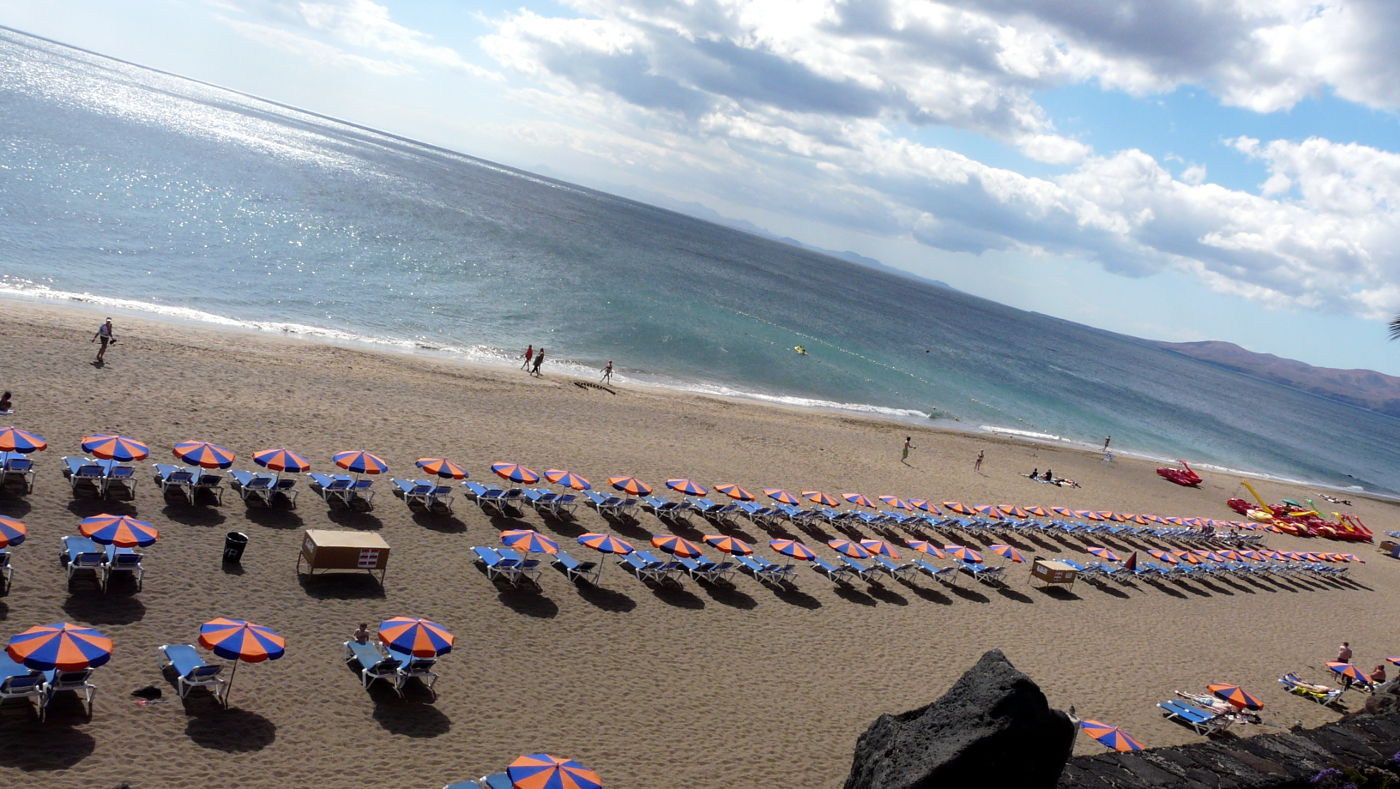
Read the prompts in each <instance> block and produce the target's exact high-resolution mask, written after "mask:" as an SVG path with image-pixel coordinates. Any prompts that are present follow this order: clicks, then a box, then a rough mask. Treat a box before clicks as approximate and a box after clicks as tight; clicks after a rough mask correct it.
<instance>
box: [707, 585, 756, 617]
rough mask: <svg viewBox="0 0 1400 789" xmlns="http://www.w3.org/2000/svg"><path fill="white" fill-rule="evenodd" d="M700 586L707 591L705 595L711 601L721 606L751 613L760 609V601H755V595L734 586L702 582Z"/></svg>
mask: <svg viewBox="0 0 1400 789" xmlns="http://www.w3.org/2000/svg"><path fill="white" fill-rule="evenodd" d="M698 586H699V587H700V588H701V589H703V590H704V591H705V594H707V595H709V597H710V599H711V600H714V601H715V602H716V603H720V604H721V605H727V606H731V607H733V608H739V609H742V610H744V611H749V610H752V609H754V608H757V607H758V600H755V599H754V597H753V595H751V594H749V593H748V592H745V591H744V590H742V589H740V588H739V587H737V586H734V585H733V584H729V583H725V582H723V581H721V582H718V583H703V582H702V583H700V584H698Z"/></svg>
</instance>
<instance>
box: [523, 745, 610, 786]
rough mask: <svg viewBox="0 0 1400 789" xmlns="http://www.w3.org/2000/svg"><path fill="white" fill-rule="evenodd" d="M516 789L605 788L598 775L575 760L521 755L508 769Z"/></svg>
mask: <svg viewBox="0 0 1400 789" xmlns="http://www.w3.org/2000/svg"><path fill="white" fill-rule="evenodd" d="M506 777H507V778H509V779H510V785H511V787H512V789H602V787H603V780H602V779H601V778H599V777H598V774H597V773H595V772H593V771H592V770H590V769H588V768H587V767H584V766H583V765H581V764H579V763H578V762H577V761H575V760H573V759H560V758H559V757H557V756H550V755H549V754H547V753H532V754H529V755H526V756H521V757H519V758H517V759H516V760H515V761H513V762H511V763H510V765H509V766H507V767H506Z"/></svg>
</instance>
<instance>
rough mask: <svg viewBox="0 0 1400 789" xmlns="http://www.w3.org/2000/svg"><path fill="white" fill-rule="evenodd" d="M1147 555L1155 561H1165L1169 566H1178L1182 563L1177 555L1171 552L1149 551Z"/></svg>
mask: <svg viewBox="0 0 1400 789" xmlns="http://www.w3.org/2000/svg"><path fill="white" fill-rule="evenodd" d="M1147 555H1148V556H1151V557H1152V558H1154V559H1158V560H1160V561H1164V562H1166V563H1167V564H1178V563H1180V562H1181V560H1180V559H1178V558H1176V554H1174V553H1172V552H1171V551H1148V552H1147Z"/></svg>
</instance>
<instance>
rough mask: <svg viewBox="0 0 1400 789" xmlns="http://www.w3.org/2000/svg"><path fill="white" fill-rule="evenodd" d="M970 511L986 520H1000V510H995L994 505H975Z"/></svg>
mask: <svg viewBox="0 0 1400 789" xmlns="http://www.w3.org/2000/svg"><path fill="white" fill-rule="evenodd" d="M972 511H973V512H975V513H977V514H978V515H983V516H986V517H988V518H995V519H996V520H1001V519H1002V517H1001V510H999V509H997V507H996V505H995V504H976V505H974V506H973V507H972Z"/></svg>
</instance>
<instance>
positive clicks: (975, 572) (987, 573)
mask: <svg viewBox="0 0 1400 789" xmlns="http://www.w3.org/2000/svg"><path fill="white" fill-rule="evenodd" d="M959 564H960V565H961V569H962V571H963V572H965V573H967V574H968V575H971V576H972V577H973V578H975V579H976V580H978V581H980V582H981V583H984V584H988V585H990V586H1005V581H1003V580H1002V575H1003V574H1004V573H1005V572H1006V568H1004V567H992V566H988V565H985V564H977V563H976V562H960V563H959Z"/></svg>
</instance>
